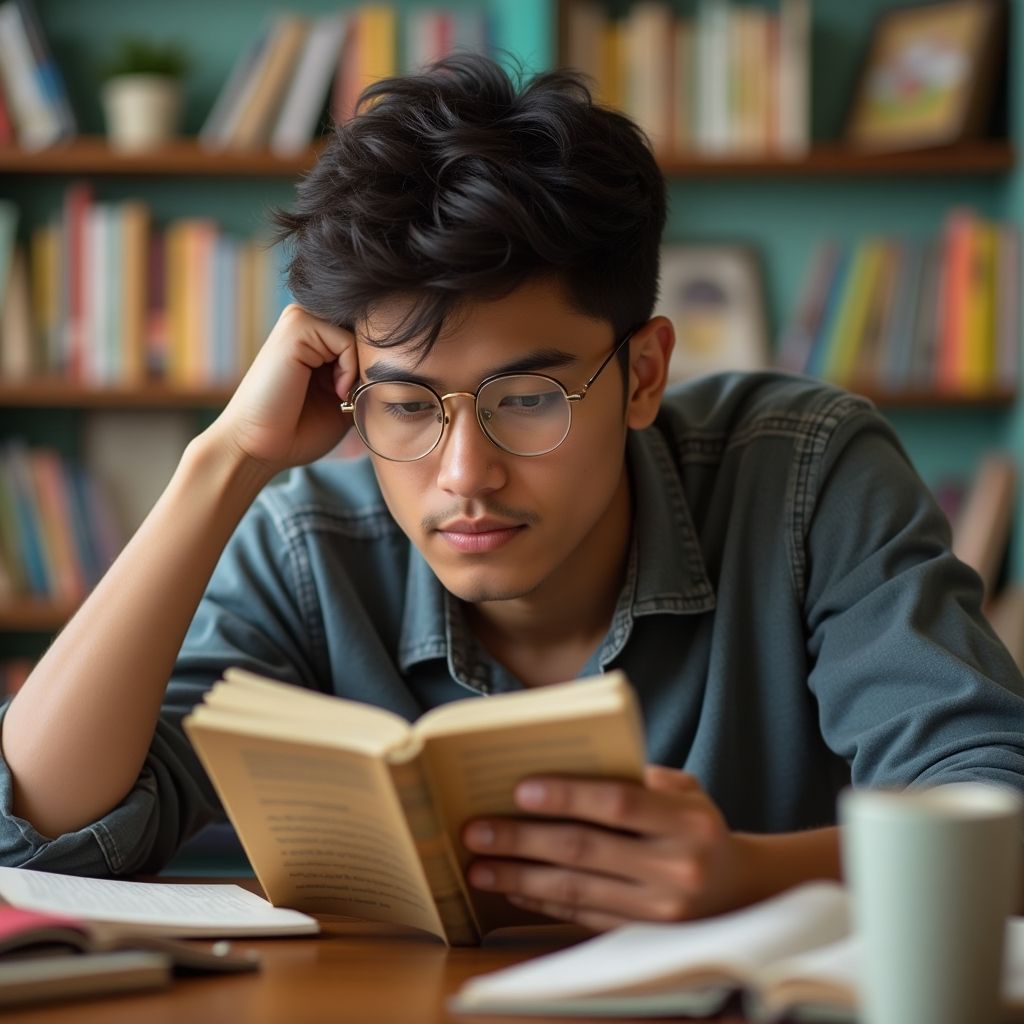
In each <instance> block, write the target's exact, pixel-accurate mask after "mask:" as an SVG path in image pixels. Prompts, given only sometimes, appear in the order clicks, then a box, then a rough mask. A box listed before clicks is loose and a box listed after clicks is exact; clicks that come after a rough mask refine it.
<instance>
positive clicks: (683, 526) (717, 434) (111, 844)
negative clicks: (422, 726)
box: [0, 374, 1024, 875]
mask: <svg viewBox="0 0 1024 1024" xmlns="http://www.w3.org/2000/svg"><path fill="white" fill-rule="evenodd" d="M628 465H629V471H630V474H631V480H632V485H633V502H634V527H633V535H632V545H631V549H630V553H629V560H628V569H627V575H626V580H625V585H624V586H623V589H622V593H621V595H620V598H619V601H618V606H617V608H616V610H615V613H614V617H613V619H612V622H611V625H610V628H609V630H608V633H607V635H606V636H605V638H604V640H603V642H602V643H601V644H600V646H599V647H598V648H597V650H595V651H594V653H593V656H592V657H591V659H590V661H589V663H588V664H587V665H586V666H585V668H584V669H583V672H584V674H589V673H593V672H598V671H602V670H604V669H608V668H611V667H613V666H615V667H619V668H622V669H624V670H625V671H626V673H627V674H628V676H629V678H630V679H631V680H632V682H633V684H634V686H635V687H636V690H637V693H638V696H639V699H640V704H641V707H642V710H643V714H644V718H645V722H646V728H647V742H648V751H649V757H650V760H651V761H653V762H657V763H660V764H665V765H671V766H673V767H678V768H684V769H686V770H688V771H690V772H693V773H695V774H696V775H697V776H698V777H699V779H700V780H701V782H702V783H703V785H704V786H705V787H706V789H707V790H708V792H709V793H710V795H711V796H712V797H713V798H714V800H716V801H717V803H718V804H719V806H720V807H721V809H722V811H723V812H724V814H725V817H726V820H727V821H728V822H729V824H730V826H731V827H733V828H735V829H742V830H754V831H784V830H791V829H799V828H806V827H813V826H819V825H826V824H829V823H832V822H833V821H834V819H835V798H836V794H837V792H838V790H839V789H840V787H842V786H843V785H845V784H847V783H849V782H850V781H851V780H852V782H853V783H854V784H855V785H859V786H871V785H882V784H885V785H908V784H915V783H926V782H929V783H936V782H945V781H951V780H954V779H965V778H980V779H989V780H996V781H1000V782H1003V783H1008V784H1010V785H1013V786H1016V787H1018V788H1020V789H1022V790H1024V697H1022V694H1024V682H1022V679H1021V676H1020V674H1019V672H1018V670H1017V668H1016V667H1015V665H1014V664H1013V662H1012V660H1011V658H1010V657H1009V655H1008V654H1007V653H1006V651H1005V650H1004V649H1003V647H1002V646H1001V645H1000V644H999V642H998V641H997V640H996V639H995V637H994V635H993V633H992V631H991V629H990V628H989V626H988V625H987V624H986V622H985V620H984V619H983V618H982V615H981V612H980V601H981V589H980V584H979V581H978V579H977V577H976V576H975V574H974V573H973V572H972V571H971V570H969V569H967V568H966V567H964V566H963V565H962V564H961V563H959V562H958V561H957V560H956V559H955V558H954V557H953V556H952V554H951V553H950V550H949V542H950V535H949V528H948V525H947V523H946V521H945V519H944V517H943V515H942V513H941V512H940V511H939V509H938V508H937V507H936V505H935V503H934V501H933V500H932V498H931V496H930V495H929V493H928V491H927V490H926V488H925V487H924V486H923V484H922V483H921V482H920V480H919V478H918V477H917V475H916V474H915V472H914V470H913V469H912V468H911V466H910V464H909V463H908V460H907V458H906V456H905V455H904V453H903V451H902V449H901V447H900V445H899V443H898V441H897V440H896V438H895V437H894V435H893V433H892V431H891V429H890V427H889V426H888V425H887V424H886V422H885V421H884V420H883V419H882V418H881V417H880V416H879V415H878V414H877V413H876V412H875V411H874V410H873V409H872V408H871V406H870V405H869V404H868V403H867V402H865V401H864V400H862V399H859V398H856V397H854V396H852V395H849V394H846V393H844V392H841V391H838V390H835V389H833V388H829V387H826V386H823V385H820V384H817V383H814V382H811V381H808V380H804V379H801V378H792V377H784V376H780V375H776V374H754V375H739V374H729V375H722V376H717V377H712V378H706V379H703V380H701V381H698V382H695V383H692V384H689V385H685V386H683V387H681V388H679V389H676V390H675V391H674V392H673V393H672V394H670V395H669V396H667V397H666V399H665V401H664V403H663V408H662V411H661V413H660V414H659V417H658V419H657V422H656V423H655V424H654V425H653V426H652V427H650V428H648V429H646V430H643V431H639V432H634V433H633V434H632V435H631V437H630V440H629V445H628ZM229 665H241V666H244V667H246V668H251V669H254V670H256V671H259V672H263V673H266V674H269V675H271V676H275V677H278V678H281V679H285V680H290V681H293V682H298V683H301V684H302V685H304V686H308V687H311V688H313V689H317V690H320V691H324V692H328V693H336V694H340V695H342V696H345V697H349V698H354V699H357V700H362V701H367V702H370V703H373V704H378V705H381V706H383V707H387V708H390V709H391V710H393V711H396V712H398V713H399V714H401V715H404V716H405V717H406V718H408V719H410V720H411V719H415V718H416V717H417V716H418V715H420V714H421V713H422V712H423V711H425V710H426V709H428V708H431V707H434V706H435V705H438V704H442V703H445V702H447V701H451V700H456V699H459V698H464V697H471V696H481V695H486V694H492V693H500V692H505V691H508V690H514V689H517V688H519V687H520V686H521V685H522V684H521V683H520V681H519V680H517V679H515V678H514V677H513V676H512V675H511V674H510V673H509V672H508V671H507V670H506V669H505V668H504V667H502V666H501V665H500V664H497V663H496V662H495V661H494V660H492V659H491V658H490V657H489V656H488V655H487V653H486V651H484V650H483V649H482V648H481V647H480V645H479V644H478V643H477V642H476V641H475V640H474V637H473V635H472V633H471V632H470V630H469V629H468V628H467V625H466V621H465V619H464V617H463V614H462V609H461V607H460V605H459V602H458V601H457V600H455V599H453V598H452V597H451V596H450V595H449V594H448V593H447V592H445V591H444V589H443V588H442V586H441V584H440V583H439V581H438V580H437V578H436V577H435V576H434V575H433V573H432V572H431V570H430V568H429V567H428V566H427V564H426V563H425V562H424V560H423V558H422V557H421V556H420V554H419V553H418V551H417V550H416V549H415V548H414V547H413V546H412V545H411V544H410V543H409V541H408V540H407V539H406V537H405V536H404V534H402V533H401V531H400V530H399V528H398V527H397V526H396V524H395V522H394V521H393V519H392V518H391V516H390V514H389V513H388V510H387V508H386V506H385V504H384V502H383V500H382V498H381V494H380V491H379V489H378V487H377V484H376V480H375V477H374V473H373V469H372V466H371V465H370V463H369V461H368V460H366V459H360V460H356V461H336V460H335V461H331V460H325V461H323V462H321V463H318V464H316V465H314V466H311V467H307V468H305V469H302V470H297V471H293V472H292V473H291V474H290V476H289V478H288V479H287V481H285V482H283V483H281V484H278V485H275V486H272V487H269V488H267V489H266V490H265V491H264V493H263V494H262V495H261V496H260V498H259V499H258V500H257V502H256V503H255V504H254V505H253V507H252V508H251V510H250V511H249V513H248V514H247V515H246V517H245V518H244V520H243V522H242V523H241V525H240V526H239V528H238V530H237V531H236V532H235V534H234V536H233V538H232V540H231V541H230V543H229V545H228V547H227V549H226V550H225V552H224V555H223V557H222V558H221V560H220V562H219V564H218V567H217V569H216V571H215V574H214V576H213V579H212V581H211V583H210V585H209V588H208V590H207V592H206V595H205V597H204V598H203V601H202V603H201V605H200V607H199V609H198V612H197V614H196V616H195V618H194V620H193V623H192V625H191V628H190V630H189V632H188V636H187V638H186V641H185V644H184V646H183V648H182V651H181V655H180V658H179V660H178V663H177V666H176V669H175V673H174V677H173V678H172V679H171V680H170V682H169V685H168V688H167V694H166V701H165V704H164V707H163V712H162V714H161V717H160V721H159V724H158V726H157V730H156V735H155V737H154V739H153V743H152V747H151V749H150V752H149V755H148V757H147V759H146V762H145V766H144V768H143V771H142V773H141V776H140V778H139V780H138V784H137V785H136V786H135V788H134V789H133V790H132V791H131V792H130V793H129V794H128V795H127V797H126V798H125V799H124V801H123V802H122V803H121V804H120V805H119V806H118V807H116V808H114V809H113V810H111V811H110V813H109V814H108V815H106V816H105V817H104V818H103V819H102V820H100V821H98V822H95V823H94V824H91V825H89V826H87V827H85V828H83V829H81V830H79V831H77V832H74V833H69V834H67V835H63V836H60V837H58V838H56V839H53V840H47V839H45V838H43V837H41V836H40V835H39V834H38V833H37V832H36V831H35V830H34V829H33V828H32V827H31V825H29V824H28V823H27V822H26V821H24V820H22V819H19V818H17V817H15V816H13V815H12V814H11V785H10V776H9V774H8V773H7V771H6V768H5V767H4V768H3V769H2V771H0V863H4V864H17V865H24V866H26V867H34V868H43V869H50V870H54V871H65V872H75V873H82V874H85V873H88V874H97V875H106V874H113V875H118V874H130V873H133V872H138V871H151V870H155V869H157V868H159V867H161V866H162V865H163V864H164V863H166V861H167V860H168V859H169V858H170V857H171V856H172V855H173V853H174V851H175V850H176V849H177V847H178V846H179V844H180V843H182V842H183V841H184V840H185V839H186V838H187V837H188V836H189V835H190V834H192V833H193V832H194V831H195V830H196V829H198V828H199V827H200V826H201V825H202V824H204V823H205V822H207V821H209V820H211V819H214V818H217V817H219V816H221V814H222V812H221V809H220V806H219V804H218V801H217V799H216V796H215V794H214V792H213V791H212V789H211V787H210V784H209V782H208V780H207V779H206V777H205V775H204V773H203V771H202V769H201V767H200V765H199V763H198V762H197V760H196V758H195V755H194V754H193V752H192V750H191V747H190V745H189V743H188V741H187V739H186V738H185V736H184V734H183V732H182V730H181V728H180V723H181V719H182V717H183V716H184V715H185V714H186V713H187V712H188V710H189V709H190V708H191V707H192V706H193V705H194V704H195V703H196V702H197V701H198V700H199V699H200V698H201V696H202V694H203V692H204V691H205V690H206V689H207V687H209V686H210V685H211V684H212V683H213V682H214V681H215V680H216V679H217V677H218V676H219V675H220V673H221V672H222V671H223V670H224V668H226V667H227V666H229ZM124 683H125V685H126V686H130V685H131V680H128V679H126V680H125V681H124ZM70 711H73V709H69V712H70Z"/></svg>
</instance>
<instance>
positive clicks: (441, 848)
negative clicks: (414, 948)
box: [389, 758, 481, 946]
mask: <svg viewBox="0 0 1024 1024" xmlns="http://www.w3.org/2000/svg"><path fill="white" fill-rule="evenodd" d="M389 767H390V769H391V778H392V781H393V782H394V786H395V792H396V794H397V795H398V800H399V802H400V803H401V805H402V810H403V811H404V812H405V820H406V822H407V824H408V826H409V832H410V834H411V835H412V839H413V843H414V844H415V846H416V852H417V854H418V855H419V858H420V863H421V864H422V865H423V873H424V875H425V876H426V879H427V884H428V885H429V886H430V892H431V894H432V896H433V898H434V903H435V905H436V906H437V912H438V915H439V916H440V918H441V923H442V925H443V926H444V930H445V938H446V939H447V940H448V942H449V943H450V944H451V945H452V946H476V945H479V943H480V939H481V932H480V928H479V925H478V924H477V921H476V918H475V916H474V914H473V907H472V903H471V902H470V899H469V893H468V891H467V889H466V883H465V880H464V879H463V876H462V871H461V869H460V868H459V865H458V861H457V859H456V857H455V853H454V851H453V850H452V848H451V843H450V841H449V839H448V835H447V833H446V832H445V830H444V828H443V827H442V824H441V820H440V818H439V816H438V813H437V809H436V807H435V805H434V801H433V799H432V798H431V793H430V784H429V782H428V780H427V777H426V773H425V772H424V770H423V765H422V763H421V761H420V760H419V759H418V758H417V759H413V760H411V761H406V762H404V763H400V764H395V763H391V764H389Z"/></svg>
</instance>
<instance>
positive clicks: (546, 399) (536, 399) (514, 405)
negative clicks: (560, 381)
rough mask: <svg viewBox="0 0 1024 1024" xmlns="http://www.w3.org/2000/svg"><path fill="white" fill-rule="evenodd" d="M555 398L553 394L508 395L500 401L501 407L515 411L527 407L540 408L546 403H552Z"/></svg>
mask: <svg viewBox="0 0 1024 1024" xmlns="http://www.w3.org/2000/svg"><path fill="white" fill-rule="evenodd" d="M553 398H554V396H553V395H551V394H542V395H506V396H505V397H504V398H503V399H502V400H501V402H500V407H501V408H503V409H509V410H511V411H513V412H515V411H518V410H523V411H526V410H527V409H540V408H541V407H542V406H544V405H550V404H551V401H552V399H553Z"/></svg>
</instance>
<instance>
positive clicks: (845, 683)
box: [805, 411, 1024, 790]
mask: <svg viewBox="0 0 1024 1024" xmlns="http://www.w3.org/2000/svg"><path fill="white" fill-rule="evenodd" d="M820 466H821V472H820V477H819V479H818V480H817V481H812V485H811V486H810V487H809V488H808V491H807V495H808V497H807V508H806V509H805V513H806V523H807V526H806V557H807V569H806V577H805V578H806V594H805V607H806V621H807V628H808V651H809V655H810V657H811V660H812V665H813V668H812V671H811V673H810V678H809V685H810V687H811V690H812V691H813V693H814V694H815V696H816V698H817V700H818V707H819V714H820V723H821V731H822V735H823V737H824V739H825V741H826V743H828V745H829V746H830V747H831V749H832V750H833V751H835V752H836V753H837V754H839V755H840V756H842V757H843V758H844V759H846V761H847V762H848V763H849V764H850V768H851V780H852V782H853V784H854V785H856V786H883V785H885V786H905V785H913V784H937V783H943V782H952V781H955V780H956V781H959V780H965V779H978V780H987V781H992V782H999V783H1005V784H1008V785H1011V786H1014V787H1016V788H1018V789H1021V790H1024V729H1022V725H1024V696H1022V695H1024V680H1022V678H1021V674H1020V671H1019V670H1018V668H1017V666H1016V665H1015V664H1014V662H1013V659H1012V658H1011V657H1010V655H1009V653H1008V652H1007V651H1006V649H1005V648H1004V647H1003V645H1002V644H1001V643H1000V641H999V640H998V639H997V637H996V636H995V634H994V633H993V631H992V629H991V627H990V626H989V624H988V622H987V621H986V619H985V617H984V616H983V614H982V611H981V604H982V586H981V581H980V579H979V578H978V576H977V574H976V573H975V572H974V571H973V570H972V569H970V568H968V567H967V566H965V565H964V564H963V563H961V562H960V561H959V560H958V559H956V558H955V557H954V555H953V554H952V552H951V550H950V529H949V525H948V523H947V521H946V518H945V516H944V515H943V513H942V512H941V510H940V509H939V508H938V506H937V504H936V503H935V501H934V500H933V498H932V496H931V494H930V492H929V491H928V489H927V488H926V487H925V486H924V484H923V483H922V482H921V480H920V479H919V477H918V476H917V474H916V472H915V471H914V470H913V468H912V467H911V465H910V463H909V460H908V459H907V457H906V455H905V454H904V452H903V450H902V448H901V447H900V445H899V442H898V441H897V440H896V437H895V435H894V434H893V433H892V430H891V428H890V427H889V426H888V424H886V423H885V421H884V420H883V419H882V418H881V417H880V416H878V415H877V414H876V413H874V412H870V411H864V412H859V413H856V414H854V415H853V416H852V417H850V418H849V420H847V421H845V422H843V423H842V424H841V425H840V426H839V427H838V428H837V429H836V431H835V432H834V434H833V435H832V437H831V439H830V440H829V442H828V446H827V448H826V451H825V454H824V457H823V459H822V461H821V464H820Z"/></svg>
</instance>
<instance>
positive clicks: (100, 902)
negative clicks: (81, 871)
mask: <svg viewBox="0 0 1024 1024" xmlns="http://www.w3.org/2000/svg"><path fill="white" fill-rule="evenodd" d="M0 898H2V899H3V900H4V901H5V902H7V903H9V904H11V906H14V907H20V908H21V909H22V910H34V911H37V912H40V913H47V914H60V915H63V916H65V917H74V918H82V919H85V920H88V921H103V922H111V923H117V924H124V925H131V926H132V928H133V930H135V931H139V932H151V933H159V934H162V935H176V936H179V937H182V938H185V937H195V936H203V935H207V936H213V935H216V936H233V935H301V934H309V933H314V932H316V931H318V930H319V927H318V925H317V923H316V921H315V920H314V919H313V918H311V917H307V916H306V915H305V914H300V913H296V912H295V911H293V910H285V909H281V908H277V907H273V906H271V905H270V904H269V903H268V902H267V901H266V900H265V899H262V898H261V897H259V896H257V895H256V894H255V893H251V892H249V891H248V890H246V889H243V888H242V887H241V886H238V885H226V884H225V885H198V884H196V885H193V884H186V885H177V884H173V885H172V884H169V883H166V882H164V883H161V882H128V881H119V880H111V879H104V878H78V877H75V876H72V875H58V874H53V873H51V872H48V871H30V870H28V869H27V868H5V867H0Z"/></svg>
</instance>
